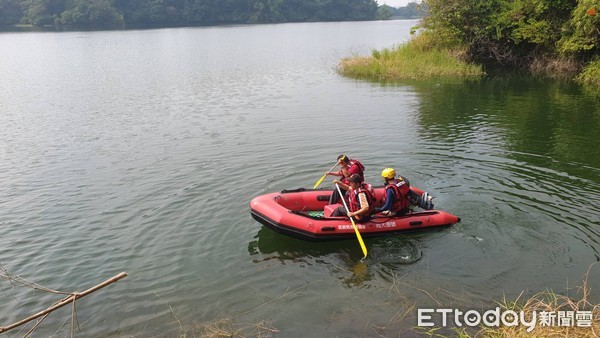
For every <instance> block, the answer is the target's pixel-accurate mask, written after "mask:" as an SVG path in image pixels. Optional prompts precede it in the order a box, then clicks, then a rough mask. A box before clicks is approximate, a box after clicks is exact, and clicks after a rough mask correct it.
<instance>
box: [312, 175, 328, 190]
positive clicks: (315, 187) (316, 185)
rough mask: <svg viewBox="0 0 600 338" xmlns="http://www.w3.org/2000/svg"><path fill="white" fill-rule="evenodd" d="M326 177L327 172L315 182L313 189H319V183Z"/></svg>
mask: <svg viewBox="0 0 600 338" xmlns="http://www.w3.org/2000/svg"><path fill="white" fill-rule="evenodd" d="M325 177H327V174H325V175H323V177H321V178H320V179H319V180H318V181H317V183H315V186H314V187H313V189H317V187H318V186H319V184H321V182H323V180H324V179H325Z"/></svg>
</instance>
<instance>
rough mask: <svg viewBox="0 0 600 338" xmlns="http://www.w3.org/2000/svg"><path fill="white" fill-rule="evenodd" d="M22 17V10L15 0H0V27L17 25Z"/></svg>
mask: <svg viewBox="0 0 600 338" xmlns="http://www.w3.org/2000/svg"><path fill="white" fill-rule="evenodd" d="M22 16H23V10H22V9H21V6H19V1H17V0H0V26H9V25H14V24H16V23H18V22H19V21H20V20H21V17H22Z"/></svg>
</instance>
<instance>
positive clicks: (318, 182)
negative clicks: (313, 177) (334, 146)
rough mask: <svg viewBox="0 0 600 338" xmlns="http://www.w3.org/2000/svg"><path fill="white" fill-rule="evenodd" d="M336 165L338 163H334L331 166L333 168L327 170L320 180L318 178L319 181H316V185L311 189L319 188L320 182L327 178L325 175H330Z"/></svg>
mask: <svg viewBox="0 0 600 338" xmlns="http://www.w3.org/2000/svg"><path fill="white" fill-rule="evenodd" d="M337 165H338V163H337V162H336V163H335V164H334V165H333V167H331V169H329V170H328V171H327V172H326V173H325V175H323V176H322V177H321V178H320V179H319V180H318V181H317V183H315V186H314V187H313V189H317V187H318V186H319V184H321V182H323V180H324V179H325V177H327V174H329V173H330V172H331V171H332V170H333V168H335V167H336V166H337Z"/></svg>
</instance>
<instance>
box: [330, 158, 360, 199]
mask: <svg viewBox="0 0 600 338" xmlns="http://www.w3.org/2000/svg"><path fill="white" fill-rule="evenodd" d="M337 160H338V164H339V165H340V168H341V169H340V171H338V172H336V173H333V172H329V173H327V175H332V176H339V177H341V183H344V185H340V189H342V190H343V191H347V190H348V189H346V188H344V187H345V186H348V184H349V182H348V178H349V177H350V176H352V175H354V174H357V175H359V176H360V181H361V182H364V180H365V175H364V171H365V166H363V165H362V163H360V161H358V160H354V159H349V158H348V156H346V155H344V154H342V155H340V156H338V157H337ZM334 183H335V180H334ZM346 195H347V194H346ZM339 199H340V194H339V193H338V191H337V189H335V190H334V191H333V194H331V197H330V198H329V204H335V203H337V202H338V201H339Z"/></svg>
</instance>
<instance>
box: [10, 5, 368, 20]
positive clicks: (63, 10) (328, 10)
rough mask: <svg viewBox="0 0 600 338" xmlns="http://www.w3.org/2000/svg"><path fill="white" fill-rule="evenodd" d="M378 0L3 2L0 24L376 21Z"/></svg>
mask: <svg viewBox="0 0 600 338" xmlns="http://www.w3.org/2000/svg"><path fill="white" fill-rule="evenodd" d="M377 9H378V5H377V2H376V1H375V0H0V26H11V25H16V24H25V25H34V26H44V25H57V26H61V25H76V26H126V25H133V26H135V25H212V24H232V23H233V24H235V23H269V22H305V21H352V20H375V19H377Z"/></svg>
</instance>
